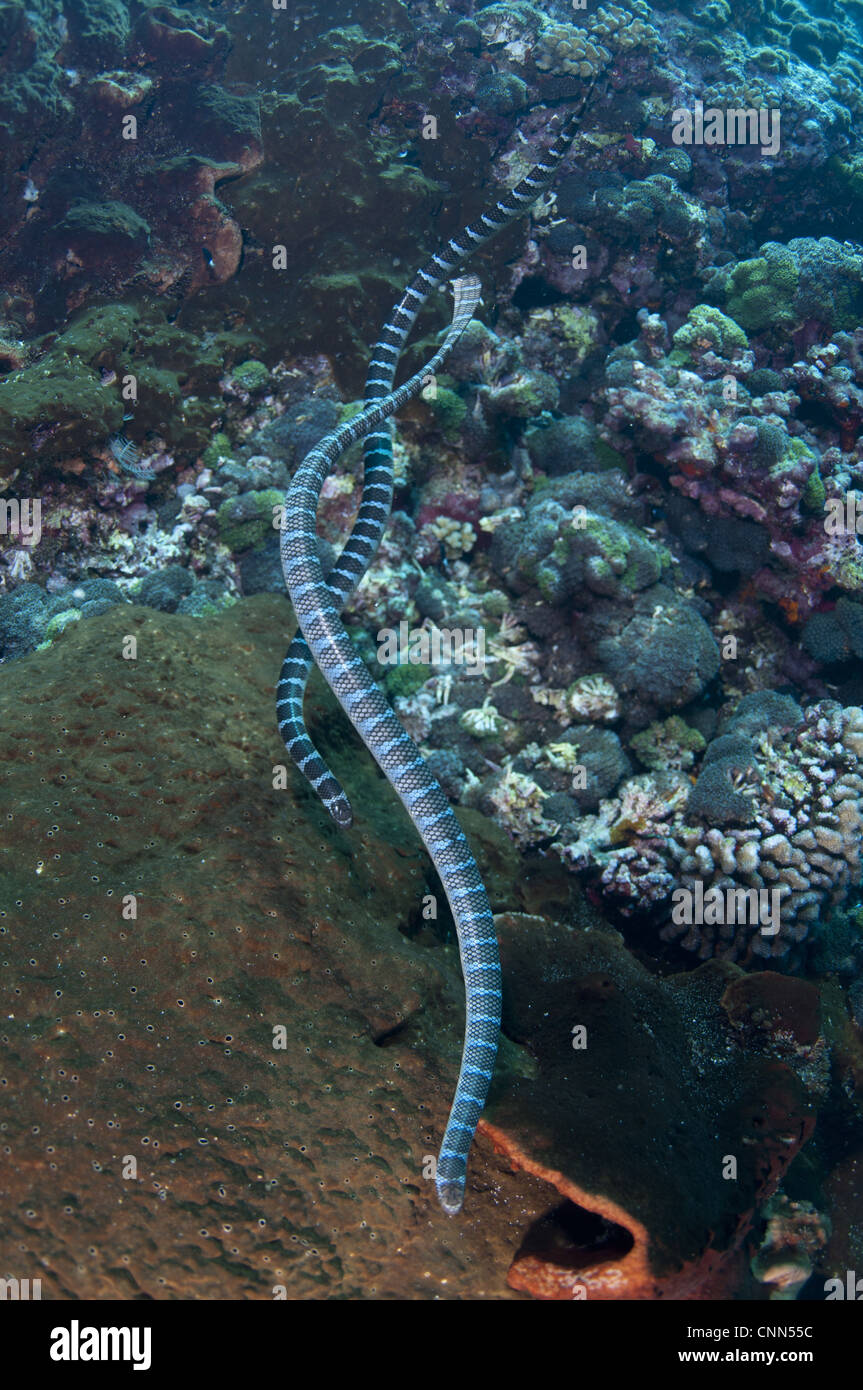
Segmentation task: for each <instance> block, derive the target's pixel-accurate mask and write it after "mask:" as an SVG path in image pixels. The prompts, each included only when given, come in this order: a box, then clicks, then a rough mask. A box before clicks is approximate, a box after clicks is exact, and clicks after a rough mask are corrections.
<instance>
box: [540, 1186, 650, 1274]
mask: <svg viewBox="0 0 863 1390" xmlns="http://www.w3.org/2000/svg"><path fill="white" fill-rule="evenodd" d="M634 1244H635V1239H634V1237H633V1235H632V1232H631V1231H628V1230H627V1229H626V1227H625V1226H618V1225H617V1224H616V1223H615V1222H613V1221H606V1219H605V1217H603V1216H599V1215H598V1214H597V1213H596V1212H594V1211H588V1210H587V1209H586V1208H585V1207H580V1206H579V1205H578V1204H577V1203H576V1202H571V1201H569V1200H567V1201H564V1202H561V1204H560V1205H559V1206H557V1207H554V1208H553V1209H552V1210H551V1211H549V1212H547V1213H546V1215H545V1216H542V1217H540V1218H539V1220H538V1221H535V1222H534V1224H533V1225H532V1226H531V1228H530V1230H529V1231H528V1233H527V1235H526V1236H525V1238H524V1240H523V1241H522V1244H521V1248H520V1249H519V1252H518V1255H517V1256H516V1262H517V1261H518V1260H520V1259H524V1258H525V1257H526V1256H528V1255H530V1256H532V1257H533V1258H534V1259H539V1260H542V1261H544V1262H545V1263H546V1264H549V1265H554V1266H556V1267H557V1268H558V1269H576V1270H577V1269H588V1268H591V1267H592V1266H594V1265H599V1264H605V1263H607V1262H608V1261H610V1260H621V1259H623V1257H624V1256H625V1255H628V1254H629V1252H630V1250H631V1249H632V1247H633V1246H634Z"/></svg>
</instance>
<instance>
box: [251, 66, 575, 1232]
mask: <svg viewBox="0 0 863 1390" xmlns="http://www.w3.org/2000/svg"><path fill="white" fill-rule="evenodd" d="M588 96H589V93H588ZM580 117H581V113H577V114H575V115H571V117H570V118H568V120H567V121H566V122H564V125H563V129H561V132H560V135H559V136H557V138H556V139H554V142H553V143H552V146H550V149H549V152H548V154H546V156H545V157H543V158H542V160H539V161H538V164H536V165H535V167H534V168H532V170H531V171H529V174H528V175H527V177H525V178H524V179H521V182H520V183H518V185H517V186H516V188H514V189H513V190H511V192H510V193H507V195H506V196H504V197H503V199H500V200H499V202H498V203H496V204H495V208H493V211H492V213H491V214H488V213H486V214H482V217H481V218H479V220H478V221H477V222H472V224H471V225H470V227H467V228H466V229H464V231H463V232H461V234H460V236H457V238H452V239H450V242H447V245H446V247H445V250H443V252H442V253H439V254H436V256H434V257H432V259H431V261H428V263H427V265H424V267H422V270H421V271H418V272H417V275H416V277H414V279H413V281H411V284H410V285H409V288H407V289H406V291H404V295H403V296H402V300H400V302H399V304H397V306H396V309H395V310H393V314H392V317H391V321H389V322H388V325H386V327H385V329H384V332H382V335H381V339H379V342H378V345H377V347H375V352H374V356H372V361H371V364H370V371H368V379H367V385H365V402H367V403H370V402H374V400H378V399H379V398H382V396H384V395H385V393H386V392H388V391H391V389H392V382H393V379H395V373H396V366H397V361H399V356H400V352H402V346H403V343H404V339H406V338H407V334H409V332H410V328H411V327H413V322H414V320H416V317H417V313H418V311H420V309H421V307H422V304H424V303H425V300H427V299H428V295H429V293H431V292H432V289H435V288H438V285H439V284H441V282H442V279H443V278H445V277H446V275H450V274H453V271H454V270H457V268H460V267H461V265H463V264H464V261H466V260H467V259H468V257H470V256H471V254H472V252H474V250H475V249H477V247H479V246H482V245H484V243H485V242H488V240H489V239H491V238H492V236H493V235H495V234H496V232H499V231H500V229H502V228H504V227H506V225H509V224H510V222H511V221H514V220H516V218H517V217H520V215H521V214H523V213H524V211H527V208H528V207H531V206H532V203H534V202H535V200H536V197H538V196H539V195H541V193H542V192H543V190H545V189H546V188H548V186H549V183H550V182H552V179H553V177H554V172H556V171H557V168H559V165H560V163H561V160H563V158H564V156H566V153H567V150H568V147H570V143H571V140H573V136H574V135H575V132H577V129H578V122H580ZM428 370H429V368H428V367H427V368H425V370H424V373H422V377H421V378H420V379H422V378H425V375H427V374H428ZM393 409H397V406H396V407H393ZM359 418H367V417H365V413H364V416H363V417H359ZM367 423H370V421H367ZM357 436H359V435H354V436H353V438H357ZM321 482H322V478H321ZM292 491H293V489H292ZM318 492H320V485H318ZM392 492H393V475H392V438H391V432H389V428H385V430H377V431H375V432H372V434H370V435H368V436H367V441H365V450H364V484H363V500H361V505H360V510H359V514H357V520H356V523H354V528H353V532H352V535H350V538H349V541H347V543H346V546H345V549H343V552H342V556H340V557H339V562H338V563H336V566H335V569H334V570H332V571H331V573H329V574H328V575H327V578H325V577H324V571H322V569H321V567H320V563H318V566H317V569H318V574H320V584H321V585H324V594H325V596H327V600H328V606H329V616H332V613H335V614H336V616H338V613H339V612H340V607H342V606H343V603H345V602H346V599H347V598H349V596H350V594H352V592H353V589H354V588H356V585H357V584H359V581H360V580H361V577H363V574H364V573H365V570H367V567H368V564H370V563H371V559H372V557H374V555H375V550H377V548H378V545H379V541H381V537H382V534H384V530H385V525H386V520H388V517H389V510H391V506H392ZM289 495H290V493H289ZM315 512H317V493H315V502H314V510H313V517H311V530H310V535H311V542H313V548H314V552H315V560H317V546H314V534H315V520H314V514H315ZM282 553H283V552H282ZM285 574H286V578H288V570H285ZM289 589H290V582H289ZM297 617H299V613H297ZM338 626H339V628H340V632H342V637H343V639H345V641H346V642H347V649H346V651H347V663H349V666H350V669H352V670H353V669H354V666H363V663H361V662H360V660H359V657H357V656H356V653H354V651H353V649H352V648H350V644H349V639H347V637H346V634H345V631H343V628H342V627H340V624H338ZM300 627H302V628H303V631H304V626H303V623H302V620H300ZM315 655H317V653H315ZM313 662H314V655H313V653H311V652H310V649H309V645H307V642H306V639H304V638H303V637H300V635H299V634H297V637H296V638H295V641H293V642H292V645H290V648H289V651H288V655H286V657H285V663H283V666H282V673H281V678H279V687H278V696H277V716H278V720H279V731H281V733H282V735H283V738H285V744H286V746H288V751H289V752H290V755H292V758H293V759H295V762H296V763H297V766H299V769H300V771H303V774H304V776H306V777H307V778H309V781H310V783H311V785H313V787H314V790H315V791H317V792H318V795H320V796H321V799H322V802H324V805H325V806H327V809H328V810H329V813H331V815H332V817H334V820H336V823H338V824H342V826H349V824H350V823H352V812H350V803H349V801H347V796H346V795H345V792H343V791H342V788H340V785H339V783H338V781H336V778H335V777H334V774H332V773H331V770H329V769H328V767H327V765H325V762H324V759H322V758H321V755H320V753H318V751H317V749H315V748H314V745H313V742H311V739H310V737H309V734H307V731H306V726H304V721H303V694H304V688H306V682H307V678H309V671H310V669H311V664H313ZM324 674H325V676H327V671H325V673H324ZM363 674H364V677H365V681H364V682H363V689H364V692H365V694H364V696H359V698H364V699H370V698H371V694H372V692H374V695H375V696H377V712H375V713H374V714H371V716H365V719H364V720H363V723H364V724H365V726H370V724H371V727H372V728H377V727H378V726H381V727H384V724H386V726H388V728H389V730H391V731H392V727H393V726H395V730H396V735H395V739H393V741H392V742H391V745H389V746H385V748H384V758H379V756H378V752H377V751H375V748H371V751H372V753H374V755H375V758H378V762H379V765H381V767H382V770H384V771H385V773H386V776H388V777H389V780H391V781H392V783H393V785H395V787H396V791H399V787H397V785H396V781H395V777H396V776H399V777H400V780H402V784H403V787H404V791H406V794H407V795H411V792H413V791H417V794H416V795H414V796H413V803H416V801H418V799H420V798H422V799H424V801H428V803H429V805H428V808H427V813H425V815H424V816H422V817H418V816H417V815H416V813H414V810H413V803H409V801H406V799H404V796H402V799H403V802H404V805H406V808H407V810H409V813H410V815H411V819H413V820H414V823H416V824H417V828H418V830H420V834H421V835H422V840H424V841H425V845H427V848H428V851H429V855H431V856H432V860H434V862H435V866H436V867H438V872H439V873H441V877H442V881H443V884H445V890H446V891H447V897H449V899H450V906H452V909H453V917H454V920H456V927H457V934H459V948H460V954H461V967H463V973H464V983H466V1004H467V1026H466V1040H464V1049H463V1055H461V1069H460V1073H459V1084H457V1087H456V1095H454V1099H453V1105H452V1109H450V1115H449V1122H447V1126H446V1133H445V1136H443V1143H442V1147H441V1154H439V1159H438V1170H436V1188H438V1197H439V1200H441V1204H442V1205H443V1208H445V1209H446V1211H449V1212H457V1211H459V1209H460V1207H461V1202H463V1200H464V1181H466V1170H467V1155H468V1151H470V1145H471V1141H472V1137H474V1131H475V1127H477V1122H478V1119H479V1115H481V1112H482V1106H484V1104H485V1097H486V1094H488V1087H489V1084H491V1079H492V1070H493V1063H495V1056H496V1049H498V1034H499V1030H500V966H499V958H498V942H496V938H495V933H493V924H492V919H491V909H489V906H488V898H486V895H485V888H484V885H482V880H481V878H479V872H478V869H477V866H475V862H474V859H472V855H471V852H470V848H468V845H467V841H466V838H464V834H463V831H461V828H460V826H459V823H457V820H456V817H454V815H453V812H452V809H450V808H449V802H447V801H446V798H445V795H443V792H442V790H441V788H439V787H438V784H436V783H435V781H434V778H432V777H431V774H429V773H428V769H427V767H425V765H424V763H422V759H421V758H420V753H418V751H417V749H416V746H414V745H413V742H411V741H410V739H409V737H407V734H406V733H404V730H403V728H402V726H400V724H399V721H397V720H396V717H395V714H393V713H392V710H391V709H389V706H388V705H386V701H385V699H384V696H382V695H381V692H379V691H378V689H377V687H375V685H374V682H372V681H371V677H370V676H368V673H367V671H365V669H364V667H363ZM327 678H328V680H329V676H327ZM329 682H331V684H332V687H334V689H335V692H336V695H338V694H339V692H338V689H336V687H335V684H334V681H329ZM350 694H353V692H350ZM345 709H346V712H347V714H349V717H352V721H353V723H354V724H356V727H357V728H359V731H360V734H361V735H363V738H364V739H365V742H367V744H368V739H367V738H365V734H364V731H363V727H360V723H359V721H357V719H354V717H353V714H352V709H350V708H349V706H347V705H345ZM386 716H389V720H391V721H392V724H389V721H388V720H386ZM370 746H371V745H370ZM396 749H410V751H411V753H413V758H410V759H407V762H406V763H404V765H397V766H393V769H392V770H391V767H388V766H386V760H385V759H388V760H389V759H391V755H392V753H393V752H396ZM417 767H418V769H421V770H422V774H424V777H422V780H421V783H420V784H417V788H413V787H409V785H407V781H406V778H407V777H409V776H410V774H411V771H413V773H414V774H416V770H417ZM422 787H424V788H425V791H422V790H421V788H422ZM399 795H402V792H399ZM432 802H434V806H432V805H431V803H432ZM424 826H427V827H429V830H432V828H434V835H431V838H429V834H427V833H425V830H424ZM456 860H457V862H456ZM445 870H446V872H445ZM450 887H452V890H453V892H454V895H456V897H454V901H453V895H450ZM460 897H468V898H471V899H472V901H471V905H470V908H468V909H467V910H466V909H464V908H460V906H459V899H460ZM492 977H493V983H492Z"/></svg>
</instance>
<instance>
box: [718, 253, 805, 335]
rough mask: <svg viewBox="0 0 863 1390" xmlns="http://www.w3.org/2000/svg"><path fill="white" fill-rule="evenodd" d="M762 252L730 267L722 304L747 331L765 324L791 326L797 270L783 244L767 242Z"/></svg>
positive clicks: (755, 329) (792, 325)
mask: <svg viewBox="0 0 863 1390" xmlns="http://www.w3.org/2000/svg"><path fill="white" fill-rule="evenodd" d="M761 251H762V253H763V254H762V255H760V256H756V257H754V258H753V259H752V260H748V261H740V262H738V264H737V265H736V266H735V267H734V269H733V270H732V271H731V275H730V277H729V280H728V282H727V288H726V308H727V310H728V312H729V314H730V315H731V317H732V319H734V320H735V322H736V323H738V324H740V326H741V327H742V328H744V329H746V330H747V331H748V332H750V333H758V332H761V331H762V330H763V329H766V328H792V327H794V324H795V314H794V297H795V295H796V292H797V283H798V279H799V272H798V268H797V261H796V260H795V258H794V255H793V253H792V252H791V251H789V250H788V248H787V247H785V246H781V245H779V244H778V243H776V242H769V243H767V245H765V246H762V247H761Z"/></svg>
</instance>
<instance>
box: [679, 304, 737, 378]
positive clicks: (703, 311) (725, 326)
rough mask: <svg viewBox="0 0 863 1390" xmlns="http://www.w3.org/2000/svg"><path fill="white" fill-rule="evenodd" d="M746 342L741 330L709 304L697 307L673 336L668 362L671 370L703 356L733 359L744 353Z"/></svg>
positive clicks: (725, 315) (690, 312)
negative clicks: (704, 354)
mask: <svg viewBox="0 0 863 1390" xmlns="http://www.w3.org/2000/svg"><path fill="white" fill-rule="evenodd" d="M748 346H749V340H748V338H747V337H746V334H745V333H744V331H743V329H742V328H741V327H740V325H739V324H737V323H735V322H734V320H733V319H731V318H729V317H728V315H727V314H723V313H722V311H721V310H720V309H716V308H714V307H713V306H712V305H710V304H697V305H696V306H695V308H694V309H690V311H689V313H688V314H687V315H686V322H685V323H684V324H681V326H680V328H678V329H677V332H676V333H675V334H674V351H673V352H672V353H671V355H670V360H671V361H672V362H673V363H674V365H675V366H683V365H684V364H685V363H687V362H692V361H697V360H698V359H699V357H700V356H701V355H702V353H704V352H714V353H716V354H717V356H719V357H727V358H733V356H734V354H735V353H738V352H745V351H746V349H747V348H748Z"/></svg>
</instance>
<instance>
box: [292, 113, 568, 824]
mask: <svg viewBox="0 0 863 1390" xmlns="http://www.w3.org/2000/svg"><path fill="white" fill-rule="evenodd" d="M591 90H592V88H591ZM589 97H590V92H588V95H587V97H586V98H585V101H587V100H589ZM582 109H583V108H582ZM581 114H582V112H581V110H579V111H577V112H576V113H575V114H574V115H572V116H570V117H568V118H567V120H566V121H565V122H564V124H563V127H562V129H561V132H560V134H559V135H558V136H557V137H556V139H555V140H554V142H553V143H552V144H551V145H550V147H549V149H548V151H547V153H546V154H545V155H544V156H543V158H542V159H540V160H538V161H537V163H536V164H535V165H534V167H533V168H532V169H531V170H530V173H529V174H527V175H526V176H525V177H524V178H523V179H522V180H521V182H520V183H518V184H517V185H516V187H515V188H514V189H512V191H511V192H510V193H507V194H505V195H504V197H503V198H501V199H500V200H499V202H497V203H496V204H495V206H494V208H493V209H492V211H491V212H490V213H483V214H482V216H481V217H479V218H478V219H477V220H476V221H475V222H472V223H471V224H470V226H468V227H465V228H464V230H463V231H461V232H460V233H459V235H458V236H456V237H452V238H451V240H450V241H448V242H447V244H446V246H445V247H444V248H443V250H442V251H439V252H438V253H437V254H436V255H434V256H432V258H431V260H430V261H427V262H426V264H425V265H424V266H423V268H422V270H419V271H417V273H416V275H415V276H414V278H413V279H412V280H411V282H410V284H409V285H408V287H407V289H406V290H405V292H404V294H403V295H402V297H401V299H400V300H399V302H398V304H397V305H396V307H395V308H394V310H393V312H392V314H391V315H390V319H389V322H388V323H387V324H386V326H385V327H384V328H383V329H382V330H381V336H380V338H379V340H378V342H377V344H376V346H375V350H374V354H373V356H372V359H371V362H370V363H369V370H368V376H367V378H366V387H365V398H364V399H365V403H366V404H369V403H370V402H372V401H375V400H379V399H380V398H381V397H382V396H385V395H386V394H387V392H388V391H391V390H392V386H393V381H394V380H395V374H396V368H397V366H398V362H399V358H400V356H401V353H402V348H403V347H404V343H405V340H406V338H407V336H408V334H409V333H410V330H411V328H412V327H413V324H414V321H415V319H416V317H417V314H418V313H419V311H420V309H422V307H423V305H424V304H425V302H426V300H427V299H428V297H429V295H430V294H431V293H432V291H433V290H436V289H438V288H439V286H440V285H441V284H443V282H444V281H445V280H447V279H452V278H453V277H454V276H455V275H456V274H457V272H458V271H459V270H460V269H461V268H462V266H463V265H464V264H465V262H466V261H467V260H469V258H470V257H471V256H472V255H473V253H474V252H475V251H477V250H478V249H479V247H481V246H484V245H485V244H486V242H489V241H491V239H492V237H494V236H496V235H497V233H498V232H500V231H502V230H503V228H504V227H507V226H509V224H510V223H511V222H514V221H515V220H516V219H517V218H518V217H521V216H523V214H524V213H525V212H526V211H527V210H528V208H530V207H531V206H532V204H533V203H535V202H536V200H537V198H538V197H539V196H540V195H541V194H542V193H544V192H545V190H546V189H547V188H548V187H549V185H550V184H551V182H552V180H553V178H554V176H555V174H556V173H557V170H558V168H559V167H560V164H561V162H562V160H563V158H564V156H565V155H566V152H567V150H568V149H569V146H570V145H571V143H572V140H573V137H574V136H575V134H576V132H577V130H578V127H579V124H580V120H581ZM392 454H393V446H392V437H391V434H390V429H389V426H388V425H385V427H384V428H383V429H379V430H375V431H373V432H372V433H371V434H369V435H368V436H367V438H366V441H365V445H364V449H363V492H362V500H361V502H360V507H359V511H358V513H357V518H356V521H355V522H354V527H353V530H352V531H351V534H350V536H349V538H348V540H347V543H346V544H345V547H344V549H343V551H342V553H341V555H340V556H339V558H338V560H337V562H336V564H335V566H334V568H333V569H332V570H330V572H329V574H328V575H327V583H328V585H329V588H330V591H331V593H332V597H333V602H334V603H335V604H336V605H337V607H338V609H339V612H341V610H342V608H343V607H344V605H345V604H346V603H347V601H348V599H349V598H350V596H351V594H352V593H353V591H354V589H355V588H356V587H357V585H358V584H359V582H360V580H361V579H362V577H363V575H364V574H365V572H366V570H367V569H368V567H369V565H370V564H371V562H372V560H373V559H374V556H375V553H376V551H377V548H378V546H379V545H380V542H381V537H382V536H383V533H384V531H385V530H386V524H387V521H388V519H389V515H390V510H391V508H392V500H393V467H392ZM313 665H314V661H313V659H312V656H311V654H310V652H309V648H308V645H307V643H306V641H305V639H304V638H303V637H302V636H300V634H299V633H298V634H297V636H296V637H295V638H294V640H293V642H292V643H291V645H290V647H289V648H288V653H287V655H286V657H285V660H284V663H283V665H282V671H281V675H280V677H279V685H278V690H277V693H276V715H277V719H278V724H279V732H280V733H281V735H282V738H283V739H284V741H285V747H286V748H287V750H288V752H289V753H290V755H291V757H292V758H293V760H294V762H295V763H296V764H297V766H298V767H299V769H300V771H301V772H302V773H303V775H304V776H305V777H306V779H307V780H308V781H309V782H310V783H311V785H312V786H313V787H314V789H315V791H316V792H317V793H318V796H319V797H320V798H321V800H322V802H323V803H324V806H325V807H326V809H327V811H328V812H329V813H330V815H331V816H332V818H333V820H334V821H336V822H337V824H338V825H342V826H345V827H347V826H349V825H350V824H351V822H352V819H353V817H352V814H351V806H350V802H349V801H348V798H347V796H346V795H345V793H344V791H343V789H342V787H341V786H340V785H339V782H338V780H337V778H336V777H335V776H334V775H333V773H332V772H331V771H330V769H329V768H328V767H327V765H326V763H325V762H324V759H323V758H322V757H321V755H320V753H319V752H318V750H317V749H316V748H315V746H314V744H313V743H312V741H311V739H310V737H309V734H308V731H307V729H306V726H305V721H304V719H303V696H304V694H305V689H306V683H307V681H308V678H309V673H310V671H311V669H312V666H313Z"/></svg>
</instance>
